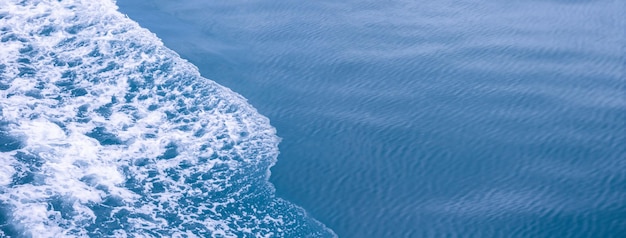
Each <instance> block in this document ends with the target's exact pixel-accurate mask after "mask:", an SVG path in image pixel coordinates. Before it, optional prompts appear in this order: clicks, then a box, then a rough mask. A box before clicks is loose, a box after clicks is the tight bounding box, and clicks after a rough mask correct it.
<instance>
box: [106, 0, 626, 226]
mask: <svg viewBox="0 0 626 238" xmlns="http://www.w3.org/2000/svg"><path fill="white" fill-rule="evenodd" d="M624 4H625V3H624V2H623V1H593V0H588V1H585V0H581V1H566V0H532V1H498V0H484V1H458V0H444V1H407V0H397V1H355V0H348V1H259V0H253V1H243V0H232V1H199V0H192V1H184V2H181V1H166V0H147V1H131V0H118V5H119V6H120V8H121V9H120V10H121V11H122V12H124V13H126V14H128V15H129V17H130V18H132V19H133V20H135V21H138V22H139V23H140V24H141V25H142V26H144V27H147V28H148V29H150V30H151V31H152V32H154V33H156V34H157V36H159V37H160V38H162V39H163V41H164V43H165V45H166V46H168V47H169V48H171V49H173V50H175V51H176V52H178V53H179V54H180V55H181V56H182V57H183V58H186V59H188V60H189V61H191V62H192V63H194V64H195V65H196V66H198V68H199V69H200V71H201V73H202V74H203V75H204V76H205V77H207V78H210V79H212V80H215V81H217V82H218V83H220V84H222V85H224V86H226V87H229V88H231V89H232V90H234V91H236V92H238V93H240V94H241V95H243V96H244V97H246V98H247V99H248V100H249V102H250V103H251V104H252V105H253V106H254V107H256V108H257V109H258V110H259V111H260V113H261V114H264V115H266V116H267V117H269V118H270V120H271V123H272V125H273V126H275V127H276V128H277V130H278V135H279V136H280V137H282V138H283V140H282V142H281V144H280V151H281V154H280V155H279V157H278V162H277V164H276V165H275V166H274V167H273V168H272V176H271V182H272V183H273V184H274V185H275V186H276V189H277V194H278V196H280V197H283V198H286V199H287V200H289V201H292V202H294V203H295V204H298V205H300V206H302V207H303V208H304V209H306V211H307V212H308V213H309V214H310V215H311V216H312V217H314V218H316V219H318V220H319V221H321V222H322V223H324V224H326V225H327V226H328V227H329V228H331V229H333V230H334V231H335V232H336V233H337V234H338V235H339V236H340V237H424V236H432V237H456V236H463V237H623V236H625V235H626V80H625V71H626V68H625V67H626V60H625V59H626V58H625V55H626V31H625V30H624V29H626V23H625V22H626V20H625V18H624V17H623V12H626V7H625V5H624Z"/></svg>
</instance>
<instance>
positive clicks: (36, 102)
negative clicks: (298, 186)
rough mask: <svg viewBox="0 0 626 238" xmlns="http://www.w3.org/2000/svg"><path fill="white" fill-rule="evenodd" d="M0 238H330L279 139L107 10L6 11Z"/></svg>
mask: <svg viewBox="0 0 626 238" xmlns="http://www.w3.org/2000/svg"><path fill="white" fill-rule="evenodd" d="M0 49H1V50H0V236H18V237H21V236H37V237H61V236H64V237H84V236H97V237H100V236H116V237H127V236H131V237H134V236H142V237H143V236H146V237H160V236H170V237H195V236H203V237H205V236H212V237H276V236H280V237H283V236H289V237H294V236H298V237H305V236H308V237H332V236H335V235H334V234H333V233H332V231H330V230H328V229H327V228H325V227H324V226H323V225H322V224H321V223H319V222H317V221H315V220H314V219H312V218H310V217H308V216H307V214H306V212H305V211H304V210H302V209H301V208H299V207H297V206H294V205H292V204H290V203H289V202H287V201H284V200H282V199H280V198H277V197H275V195H274V189H273V187H272V185H271V184H270V183H269V182H268V177H269V168H270V167H271V166H272V165H273V164H274V163H275V161H276V157H277V155H278V143H279V141H280V140H279V138H278V137H277V136H276V132H275V129H274V128H273V127H272V126H270V124H269V120H268V119H267V118H266V117H263V116H262V115H260V114H259V113H258V112H257V111H256V110H255V109H254V108H253V107H252V106H251V105H249V104H248V103H247V102H246V99H245V98H243V97H241V96H240V95H238V94H236V93H234V92H232V91H231V90H229V89H228V88H225V87H222V86H220V85H218V84H216V83H215V82H213V81H210V80H208V79H205V78H203V77H201V76H200V74H199V72H198V69H197V68H196V67H195V66H193V65H192V64H190V63H189V62H187V61H185V60H183V59H181V58H180V57H179V56H178V55H177V54H176V53H175V52H173V51H171V50H170V49H168V48H166V47H165V46H164V45H163V43H162V42H161V41H160V39H159V38H157V37H156V36H155V35H154V34H152V33H151V32H149V31H148V30H146V29H143V28H141V27H140V26H139V25H138V24H137V23H136V22H134V21H132V20H130V19H128V18H127V17H126V16H124V15H123V14H121V13H120V12H118V11H117V6H116V5H115V2H114V1H111V0H104V1H99V0H59V1H52V0H49V1H45V0H6V1H2V2H0Z"/></svg>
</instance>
